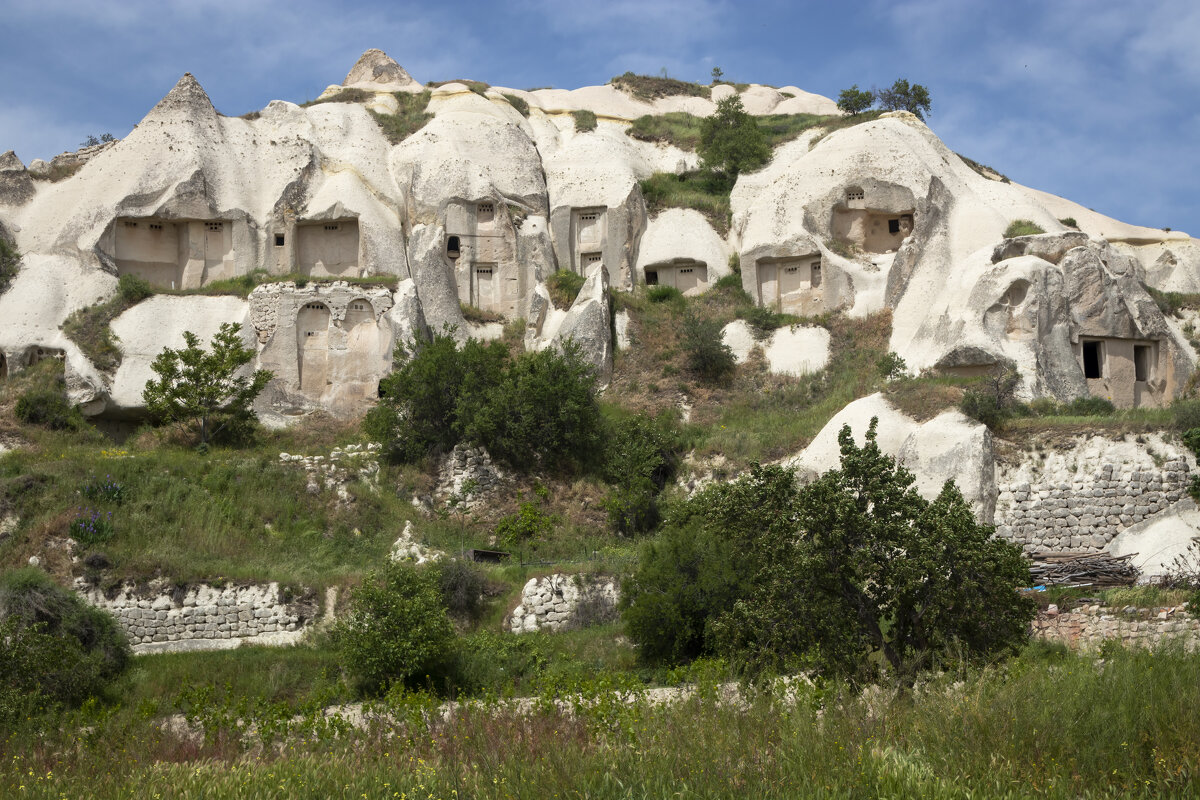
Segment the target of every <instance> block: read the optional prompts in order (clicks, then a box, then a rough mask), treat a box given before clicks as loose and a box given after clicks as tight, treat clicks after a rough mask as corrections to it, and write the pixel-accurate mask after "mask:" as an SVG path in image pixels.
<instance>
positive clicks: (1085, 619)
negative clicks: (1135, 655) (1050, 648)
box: [1033, 605, 1200, 651]
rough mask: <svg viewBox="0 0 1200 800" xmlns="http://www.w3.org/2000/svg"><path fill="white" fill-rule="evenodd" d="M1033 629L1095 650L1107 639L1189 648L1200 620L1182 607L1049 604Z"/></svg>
mask: <svg viewBox="0 0 1200 800" xmlns="http://www.w3.org/2000/svg"><path fill="white" fill-rule="evenodd" d="M1033 632H1034V635H1035V636H1037V637H1039V638H1042V639H1046V640H1048V641H1052V642H1062V643H1063V644H1065V645H1067V646H1068V647H1070V648H1072V649H1076V650H1088V651H1094V650H1098V649H1099V648H1100V645H1101V644H1103V643H1104V642H1105V641H1107V640H1119V641H1121V642H1122V643H1124V644H1127V645H1131V646H1137V647H1154V646H1156V645H1158V644H1161V643H1162V642H1164V641H1167V640H1171V639H1182V640H1183V642H1184V644H1185V646H1187V647H1188V648H1189V649H1194V648H1196V647H1197V646H1198V645H1200V619H1197V618H1195V617H1193V616H1191V615H1190V614H1189V613H1188V611H1187V608H1186V607H1185V606H1174V607H1164V608H1153V609H1147V608H1121V609H1116V608H1108V607H1106V606H1101V605H1089V606H1083V607H1081V608H1077V609H1074V610H1072V611H1065V612H1061V613H1059V612H1057V611H1055V610H1054V607H1053V606H1051V608H1050V610H1049V611H1043V612H1041V613H1039V614H1038V616H1037V619H1036V620H1034V623H1033Z"/></svg>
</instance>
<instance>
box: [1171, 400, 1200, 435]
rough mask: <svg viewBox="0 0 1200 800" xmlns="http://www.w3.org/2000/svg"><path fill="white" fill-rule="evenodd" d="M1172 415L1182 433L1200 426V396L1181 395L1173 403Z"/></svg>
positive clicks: (1176, 427) (1176, 426)
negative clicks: (1185, 396)
mask: <svg viewBox="0 0 1200 800" xmlns="http://www.w3.org/2000/svg"><path fill="white" fill-rule="evenodd" d="M1171 416H1172V418H1173V419H1174V423H1175V424H1174V427H1175V430H1177V431H1180V432H1181V433H1182V432H1184V431H1190V430H1192V429H1194V428H1200V397H1187V398H1183V397H1181V398H1179V399H1178V400H1176V401H1175V402H1173V403H1171Z"/></svg>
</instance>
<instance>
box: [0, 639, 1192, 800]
mask: <svg viewBox="0 0 1200 800" xmlns="http://www.w3.org/2000/svg"><path fill="white" fill-rule="evenodd" d="M630 688H632V687H631V686H630V684H629V683H628V682H626V681H623V680H620V679H604V678H601V679H599V680H596V681H593V682H591V684H590V685H589V686H587V687H583V689H582V691H583V694H582V695H581V696H579V698H578V699H577V700H574V701H572V700H569V699H568V701H567V703H566V708H565V709H564V708H562V707H555V706H554V705H553V704H551V703H550V702H547V701H548V700H550V699H551V698H553V697H558V698H564V697H568V695H564V693H563V690H561V689H558V690H553V691H552V692H551V693H549V694H547V695H545V696H544V697H543V700H541V701H538V702H535V703H533V704H532V705H531V706H530V707H529V710H527V711H518V710H516V709H515V707H513V706H511V705H497V704H495V703H489V702H483V703H477V704H472V705H469V706H463V707H460V708H459V709H457V710H456V711H455V713H454V714H453V715H452V716H447V717H444V716H442V715H440V714H436V713H431V712H433V711H434V704H433V701H432V700H431V699H430V698H428V697H424V696H421V695H415V696H413V695H407V696H403V695H397V696H394V697H393V698H392V699H391V700H390V702H388V703H387V704H385V705H384V706H383V707H381V708H380V709H379V710H380V711H385V712H386V714H385V715H382V716H380V715H375V714H372V713H368V715H367V719H368V720H372V721H369V722H368V723H367V724H366V725H365V726H364V727H363V728H361V729H358V730H355V729H353V728H351V727H350V726H349V725H347V724H345V723H339V722H338V721H337V719H336V718H334V719H330V718H329V717H327V716H325V715H320V714H315V713H310V714H309V715H308V716H307V717H306V718H304V719H300V720H292V721H288V720H286V719H282V718H279V717H278V716H275V717H272V716H271V715H270V712H269V709H262V708H261V707H255V706H253V705H250V706H243V707H242V708H241V709H240V711H241V712H243V713H245V714H247V715H248V716H249V719H247V718H246V717H242V718H240V721H239V717H238V716H237V713H236V712H237V711H238V710H237V709H235V710H233V711H225V712H222V711H221V710H219V709H214V708H207V709H205V708H200V709H198V710H196V713H197V714H198V716H199V717H200V718H203V719H205V720H207V721H209V723H210V726H209V729H208V730H207V731H206V733H207V734H208V735H207V736H206V737H205V738H204V740H203V741H200V740H195V739H188V738H185V737H181V736H179V735H178V734H175V733H172V732H171V731H170V730H168V729H163V728H160V727H159V726H158V725H157V724H156V723H155V722H154V721H153V720H150V721H136V720H128V719H126V720H123V721H121V722H120V723H117V722H116V721H115V719H113V718H111V717H110V718H105V717H104V716H103V714H101V713H98V712H97V711H96V710H92V711H91V712H88V713H85V714H80V715H77V716H76V717H75V718H70V719H63V720H62V722H63V723H64V727H63V730H62V731H61V732H58V731H53V730H52V731H50V732H48V733H45V734H43V735H42V736H40V737H35V736H28V737H17V736H13V737H11V738H9V739H8V741H7V742H6V743H5V747H4V753H3V755H4V760H3V765H2V766H0V794H3V795H4V796H10V797H38V798H42V797H46V798H49V797H53V798H59V797H62V796H66V797H82V796H87V797H94V798H116V797H128V796H138V797H153V796H156V795H157V796H162V797H174V798H192V797H205V798H251V797H253V798H275V797H279V798H284V797H287V798H291V797H336V798H350V797H355V798H358V797H364V796H365V797H392V796H405V797H422V798H427V797H433V798H451V797H458V798H462V797H480V798H490V797H521V798H525V797H528V798H544V797H554V796H560V797H588V798H629V797H684V798H714V797H721V798H724V797H729V798H735V797H736V798H743V797H755V798H760V797H761V798H789V799H790V798H835V797H836V798H843V797H862V798H877V797H896V798H901V797H903V798H907V797H931V798H979V797H986V798H1019V797H1021V798H1023V797H1038V798H1043V797H1044V798H1080V797H1082V798H1099V797H1111V798H1117V797H1122V798H1124V797H1137V798H1142V797H1147V798H1148V797H1194V796H1195V795H1196V793H1197V789H1198V788H1200V787H1198V786H1197V784H1198V783H1200V780H1198V776H1197V773H1196V764H1198V763H1200V717H1198V716H1197V715H1196V714H1194V713H1193V710H1194V708H1195V707H1196V705H1197V703H1200V656H1197V655H1196V654H1188V653H1184V652H1183V651H1181V650H1178V649H1163V650H1159V651H1157V652H1146V651H1122V650H1119V649H1118V650H1114V651H1113V652H1112V653H1110V654H1109V656H1108V657H1107V658H1106V659H1105V660H1104V661H1102V662H1101V661H1096V660H1093V659H1091V658H1088V657H1085V656H1076V655H1068V654H1065V653H1062V652H1060V651H1055V650H1053V649H1050V648H1042V649H1040V650H1039V651H1031V652H1030V653H1029V654H1027V655H1026V656H1024V657H1023V658H1021V659H1019V660H1017V661H1013V662H1010V663H1008V664H1002V665H999V666H994V667H989V668H985V669H982V670H979V671H974V672H970V673H963V674H950V675H945V676H943V677H940V678H937V679H934V680H932V681H931V682H930V683H928V684H926V685H924V686H921V687H918V688H917V689H916V690H915V691H912V692H908V693H896V692H893V691H891V690H889V689H887V688H873V689H868V690H867V691H865V692H863V693H862V694H859V695H855V694H852V693H850V692H848V691H846V690H844V689H842V688H840V687H838V686H825V687H821V688H813V687H806V686H804V685H802V684H794V685H793V689H792V690H791V691H790V692H787V693H785V692H783V691H779V690H760V691H754V690H746V691H745V692H744V694H743V698H742V700H741V701H740V702H722V701H720V700H718V699H717V698H718V692H717V691H716V687H715V686H713V685H710V684H701V686H700V687H699V691H698V692H697V693H696V694H695V695H694V696H693V697H692V698H691V699H688V700H685V701H681V702H676V703H668V704H656V703H654V702H652V701H650V700H648V699H645V698H644V697H641V696H640V695H637V694H634V695H629V694H627V692H628V691H629V689H630ZM256 715H257V716H256ZM256 720H261V721H260V722H258V723H257V730H258V731H259V733H258V734H257V735H251V736H246V733H247V731H248V729H249V728H250V727H251V726H252V725H254V724H255V721H256ZM71 728H74V729H75V730H78V729H80V728H83V729H84V733H83V734H82V735H81V736H79V737H78V738H76V737H75V731H74V730H71ZM263 736H266V737H269V741H270V742H271V743H272V744H271V746H269V747H262V746H260V745H259V744H258V741H259V740H260V739H261V738H262V737H263ZM64 745H65V746H64Z"/></svg>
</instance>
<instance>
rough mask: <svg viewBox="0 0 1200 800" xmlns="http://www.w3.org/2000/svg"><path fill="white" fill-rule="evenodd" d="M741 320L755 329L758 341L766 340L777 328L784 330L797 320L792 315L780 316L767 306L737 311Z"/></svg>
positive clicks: (746, 306) (752, 306) (743, 307)
mask: <svg viewBox="0 0 1200 800" xmlns="http://www.w3.org/2000/svg"><path fill="white" fill-rule="evenodd" d="M737 315H738V318H739V319H744V320H745V321H746V322H747V324H749V325H750V327H751V328H752V329H753V330H752V331H751V332H752V333H753V334H754V338H755V339H758V340H762V339H766V338H767V337H768V336H770V335H771V333H772V332H773V331H774V330H775V329H776V328H782V327H783V326H784V325H787V324H789V323H791V322H793V321H795V320H796V317H794V316H792V315H791V314H780V313H779V312H777V311H772V310H771V309H769V308H767V307H766V306H755V305H745V306H742V307H741V308H739V309H738V310H737Z"/></svg>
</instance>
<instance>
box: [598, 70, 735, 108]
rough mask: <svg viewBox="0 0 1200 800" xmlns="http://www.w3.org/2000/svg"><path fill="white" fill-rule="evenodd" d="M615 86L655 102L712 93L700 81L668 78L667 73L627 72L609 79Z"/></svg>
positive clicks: (710, 89) (642, 98) (705, 95)
mask: <svg viewBox="0 0 1200 800" xmlns="http://www.w3.org/2000/svg"><path fill="white" fill-rule="evenodd" d="M609 83H610V84H612V85H613V87H614V88H616V89H619V90H620V91H622V92H625V93H626V94H629V95H633V96H634V97H636V98H637V99H639V100H645V101H646V102H653V101H654V100H658V99H659V98H662V97H677V96H683V97H705V98H707V97H708V96H709V95H711V94H712V88H711V87H709V86H701V85H700V84H698V83H689V82H687V81H681V80H677V79H675V78H668V77H666V75H662V76H651V75H635V74H634V73H632V72H626V73H625V74H624V75H618V76H617V77H615V78H613V79H612V80H610V81H609Z"/></svg>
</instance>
